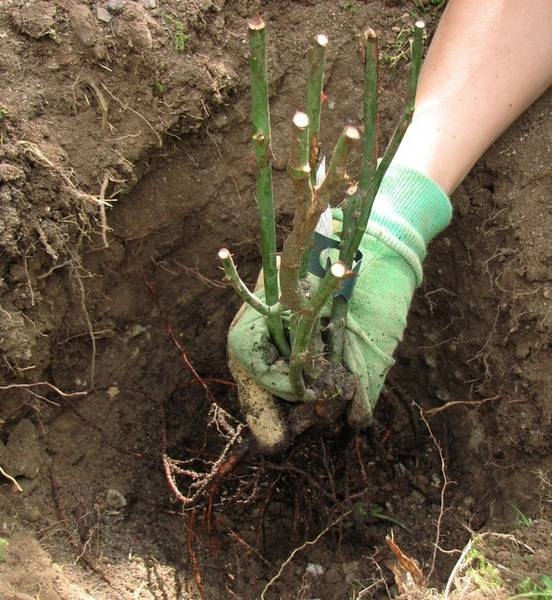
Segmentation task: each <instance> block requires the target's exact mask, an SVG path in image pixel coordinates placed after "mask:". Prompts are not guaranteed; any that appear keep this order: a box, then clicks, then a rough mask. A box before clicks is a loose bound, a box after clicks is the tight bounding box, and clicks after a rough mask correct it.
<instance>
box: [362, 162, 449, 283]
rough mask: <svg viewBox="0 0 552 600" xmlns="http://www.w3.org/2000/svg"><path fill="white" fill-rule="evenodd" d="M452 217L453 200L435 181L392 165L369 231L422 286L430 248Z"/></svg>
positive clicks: (376, 203)
mask: <svg viewBox="0 0 552 600" xmlns="http://www.w3.org/2000/svg"><path fill="white" fill-rule="evenodd" d="M451 218H452V206H451V203H450V200H449V198H448V196H447V195H446V194H445V192H443V190H442V189H441V188H440V187H439V186H438V185H437V184H436V183H435V182H434V181H432V180H431V179H429V177H426V176H425V175H423V174H422V173H418V172H417V171H414V170H412V169H409V168H408V167H404V166H402V165H394V164H391V165H390V166H389V168H388V169H387V172H386V173H385V176H384V178H383V181H382V182H381V185H380V188H379V191H378V193H377V196H376V199H375V202H374V206H373V209H372V213H371V215H370V220H369V222H368V227H367V228H366V230H367V232H368V233H369V234H371V235H373V236H374V237H376V238H378V239H380V240H381V241H382V242H384V243H385V244H387V245H388V246H389V247H390V248H392V249H393V250H395V252H397V253H398V254H400V255H401V256H402V257H403V258H404V259H405V260H406V262H407V263H408V264H409V265H410V266H411V267H412V270H413V271H414V274H415V276H416V283H417V284H418V285H419V284H420V283H421V281H422V261H423V260H424V258H425V256H426V254H427V250H426V246H427V244H428V243H429V242H430V241H431V240H432V239H433V238H434V237H435V236H436V235H437V234H438V233H440V232H441V231H442V230H443V229H445V228H446V227H447V225H448V224H449V223H450V221H451Z"/></svg>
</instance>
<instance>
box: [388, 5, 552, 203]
mask: <svg viewBox="0 0 552 600" xmlns="http://www.w3.org/2000/svg"><path fill="white" fill-rule="evenodd" d="M551 30H552V1H551V0H486V1H485V2H481V1H480V0H451V1H450V2H449V4H448V6H447V8H446V10H445V12H444V14H443V17H442V19H441V22H440V24H439V27H438V29H437V31H436V34H435V37H434V39H433V42H432V44H431V47H430V49H429V51H428V55H427V58H426V60H425V63H424V66H423V69H422V74H421V77H420V83H419V88H418V94H417V97H416V110H415V113H414V119H413V122H412V125H411V126H410V128H409V130H408V131H407V133H406V135H405V138H404V140H403V143H402V144H401V146H400V148H399V151H398V153H397V156H396V158H395V160H396V161H397V162H399V163H402V164H405V165H406V166H409V167H411V168H413V169H416V170H417V171H419V172H422V173H424V174H425V175H427V176H428V177H430V178H431V179H433V180H434V181H435V182H437V183H438V184H439V185H440V186H441V188H442V189H443V190H444V191H445V192H447V193H448V194H450V193H452V192H453V191H454V189H455V188H456V187H457V186H458V184H459V183H460V182H461V181H462V179H463V178H464V177H465V175H466V174H467V172H468V171H469V170H470V169H471V167H472V166H473V164H474V163H475V162H476V161H477V160H478V158H479V157H480V156H481V155H482V154H483V152H484V151H485V150H486V149H487V148H488V147H489V145H490V144H491V143H492V142H493V141H494V140H495V139H496V138H497V137H498V136H499V135H500V134H501V133H502V132H503V131H504V130H505V129H506V128H507V127H508V126H509V125H510V124H511V123H512V122H513V121H514V120H515V119H516V118H517V117H518V116H519V115H520V114H521V113H522V112H523V111H524V110H525V109H526V108H527V107H528V106H529V105H530V104H531V103H532V102H534V101H535V100H536V99H537V98H538V97H539V96H540V95H541V94H542V93H543V92H544V91H545V90H546V89H547V88H548V86H549V85H550V84H551V83H552V35H551V33H550V31H551Z"/></svg>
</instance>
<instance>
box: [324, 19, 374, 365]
mask: <svg viewBox="0 0 552 600" xmlns="http://www.w3.org/2000/svg"><path fill="white" fill-rule="evenodd" d="M363 40H364V45H365V63H364V103H363V113H364V139H363V153H362V167H361V171H360V177H359V182H358V187H357V190H356V192H355V193H353V194H352V195H351V196H350V197H349V199H348V200H347V204H346V208H345V210H344V211H343V229H342V236H341V251H340V253H339V258H340V260H341V261H343V263H344V264H345V265H346V267H347V268H348V269H350V268H351V267H352V264H353V260H354V257H355V254H356V252H357V250H358V247H359V245H360V242H361V240H362V236H363V235H364V232H365V231H366V225H367V223H368V219H369V218H370V212H371V211H372V206H373V204H374V198H375V196H376V192H377V187H376V185H375V175H376V167H377V119H378V108H377V100H378V40H377V36H376V33H375V32H374V31H373V30H372V29H367V30H366V31H364V33H363ZM348 308H349V307H348V303H347V300H346V299H345V298H343V297H342V296H338V297H337V298H335V299H334V302H333V304H332V314H331V329H330V331H331V333H332V335H331V344H330V347H331V348H330V357H331V359H332V360H333V361H334V362H338V363H339V362H341V361H342V358H343V343H344V336H345V327H346V324H347V312H348Z"/></svg>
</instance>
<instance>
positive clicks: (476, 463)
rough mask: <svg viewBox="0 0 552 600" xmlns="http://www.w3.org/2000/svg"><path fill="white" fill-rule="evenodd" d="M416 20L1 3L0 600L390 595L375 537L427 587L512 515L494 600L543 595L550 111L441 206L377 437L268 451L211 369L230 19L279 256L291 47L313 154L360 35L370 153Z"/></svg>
mask: <svg viewBox="0 0 552 600" xmlns="http://www.w3.org/2000/svg"><path fill="white" fill-rule="evenodd" d="M433 4H434V3H430V2H426V3H423V2H422V3H421V2H416V3H413V2H406V1H405V2H398V3H397V2H393V3H382V2H371V3H363V2H356V1H353V2H330V1H329V0H328V1H325V0H323V1H320V2H317V3H312V2H308V1H304V2H299V1H296V2H291V1H284V2H263V3H260V2H258V1H254V0H252V1H246V0H243V1H242V0H239V1H236V2H224V1H223V0H216V1H211V0H201V1H200V0H197V2H196V1H188V2H185V3H182V2H178V1H176V0H148V1H146V0H140V1H138V0H136V1H135V0H126V1H125V0H120V1H115V0H109V1H105V2H104V1H101V2H97V3H96V2H86V1H82V2H78V3H77V2H69V1H64V0H55V1H54V0H52V1H42V2H38V1H37V2H23V1H16V0H9V1H7V2H4V3H3V4H2V6H1V7H0V36H1V39H2V45H1V47H0V76H1V78H2V83H3V86H2V89H3V95H2V98H1V99H0V209H1V211H0V257H1V263H0V269H1V270H0V351H1V360H0V467H2V471H0V473H1V477H0V498H1V501H0V527H1V529H0V595H1V596H2V597H6V598H12V597H13V598H18V600H19V599H21V600H23V599H25V600H27V599H31V598H36V597H37V595H40V597H41V598H46V599H48V600H49V599H56V600H57V599H62V600H72V599H85V598H94V599H96V600H99V599H101V600H111V599H117V598H140V599H147V598H175V599H176V598H196V597H197V598H199V597H203V598H208V599H210V600H211V599H217V598H225V599H226V598H240V599H244V600H245V599H249V598H251V599H253V598H260V597H263V594H264V598H266V599H271V598H290V599H291V598H293V599H295V598H305V599H307V598H324V599H326V598H332V599H333V598H350V597H353V598H361V597H362V598H370V597H373V598H380V597H387V593H388V591H389V593H391V594H397V593H398V591H400V589H401V588H397V587H396V579H397V578H400V577H399V576H400V573H401V569H400V567H397V566H396V564H395V563H394V562H393V561H395V562H396V561H397V557H396V555H395V554H393V552H392V551H391V549H390V548H389V546H388V544H387V543H386V541H385V538H386V535H391V532H393V535H394V540H395V543H396V544H397V545H398V547H399V549H400V551H401V552H402V553H404V556H405V557H407V558H414V559H416V560H417V561H418V562H419V569H420V570H421V573H422V576H423V582H422V583H423V585H422V586H421V589H424V590H426V588H427V586H428V585H429V586H433V587H435V588H439V589H443V588H444V586H445V585H446V582H447V580H448V578H449V576H450V573H451V571H452V570H453V567H454V564H455V563H456V561H457V560H458V559H459V557H460V551H461V550H462V548H463V547H464V546H465V544H466V543H467V542H468V539H469V538H470V531H478V532H479V531H510V530H512V529H513V527H514V526H515V525H516V522H517V521H518V520H519V514H520V513H521V514H523V515H525V516H527V517H529V518H530V519H532V521H531V526H529V527H527V528H526V531H527V532H535V536H536V537H535V540H533V541H531V540H529V539H527V540H525V538H524V540H523V542H524V543H526V544H527V545H528V546H530V547H531V548H532V549H533V550H534V552H535V554H534V555H533V556H535V557H538V562H535V561H533V562H532V563H531V565H529V566H530V569H529V567H527V568H526V569H525V571H524V567H523V564H526V566H527V561H526V562H525V563H523V561H518V560H517V558H516V556H517V555H516V553H515V551H514V550H515V548H514V547H515V544H514V546H508V547H507V551H508V552H510V555H511V556H512V558H511V560H512V563H511V564H512V565H515V573H516V577H510V578H508V577H507V576H506V575H504V574H502V585H503V588H502V589H503V590H504V589H507V590H508V591H509V592H513V591H514V590H515V589H516V587H517V586H518V585H519V584H520V582H522V581H523V579H524V577H525V576H526V575H525V574H527V576H529V577H532V578H533V579H534V580H535V581H538V580H539V579H538V578H539V577H540V576H541V575H550V572H545V570H546V568H547V567H546V565H547V564H552V561H551V560H550V555H551V553H552V549H551V546H550V544H549V540H548V539H547V537H546V530H543V531H545V533H544V534H542V535H541V533H540V532H541V529H540V527H541V525H538V524H539V523H546V522H547V518H548V516H547V515H548V512H547V507H548V504H547V499H548V497H549V493H548V491H549V490H548V491H547V489H548V488H547V487H546V485H544V484H543V481H549V480H550V468H551V466H550V460H551V459H550V456H551V454H550V452H551V444H552V439H551V437H550V431H552V429H551V427H550V420H551V416H552V376H551V375H550V374H551V373H552V354H551V346H550V344H551V338H550V331H551V327H552V310H551V308H550V304H551V302H552V278H551V277H550V267H551V265H552V255H551V251H550V244H549V240H548V232H549V231H550V230H551V228H552V212H551V210H552V209H551V206H550V196H551V192H552V190H551V181H552V178H551V177H550V170H551V166H550V165H552V160H551V158H552V156H551V154H552V150H551V145H550V139H551V133H552V131H551V129H552V121H551V119H550V103H551V100H552V97H551V96H550V94H547V95H545V96H544V97H543V98H541V99H540V100H539V101H538V102H537V103H536V104H535V105H534V106H533V107H532V108H531V109H530V110H529V111H528V112H527V114H526V115H524V117H523V118H522V119H521V120H520V121H519V122H518V123H517V124H516V125H515V126H514V127H513V128H512V129H511V130H510V131H509V132H508V133H507V134H506V135H505V136H504V137H503V138H502V139H501V140H499V142H497V143H496V144H495V146H494V147H493V148H492V149H491V150H490V151H489V152H488V153H487V154H486V155H485V157H483V159H482V160H481V161H480V162H479V164H478V165H477V166H476V168H475V169H474V170H473V172H472V174H471V175H470V176H469V177H468V179H467V180H466V181H465V183H464V184H463V185H462V186H461V188H460V189H459V190H458V192H457V193H456V194H455V196H454V198H453V204H454V206H455V218H454V222H453V224H452V225H451V227H450V228H449V229H448V230H447V231H446V232H445V233H444V234H443V235H442V236H441V237H440V238H439V239H438V240H437V241H436V242H435V243H434V244H433V246H432V249H431V252H430V256H429V258H428V260H427V262H426V265H425V267H426V272H425V280H424V283H423V285H422V287H421V288H420V290H419V291H418V294H417V297H416V300H415V303H414V306H413V309H412V313H411V316H410V320H409V327H408V330H407V335H406V339H405V341H404V343H403V344H402V345H401V348H400V350H399V353H398V356H397V365H396V366H395V367H394V368H393V370H392V372H391V375H390V377H389V381H388V384H387V386H386V389H385V391H384V393H383V395H382V398H381V401H380V403H379V405H378V408H377V411H376V413H377V414H376V418H375V424H374V426H373V427H372V428H371V429H370V430H369V431H367V432H363V433H362V434H360V435H353V434H351V433H347V432H340V433H337V432H336V433H335V435H333V436H332V435H326V436H320V435H319V434H317V433H311V434H306V435H303V436H301V437H300V438H299V439H298V441H297V443H296V444H295V445H294V446H293V448H291V449H290V450H289V451H288V452H287V453H285V454H284V455H282V456H280V457H278V458H272V459H268V458H263V457H262V456H261V455H260V454H259V453H258V452H256V450H255V448H254V447H253V445H252V444H251V443H250V441H249V439H248V435H247V431H246V429H245V428H244V427H243V424H242V421H241V416H240V414H239V411H238V409H237V402H236V394H235V387H234V383H233V382H232V381H231V380H230V377H229V373H228V369H227V367H226V351H225V338H226V331H227V328H228V324H229V323H230V321H231V319H232V316H233V315H234V313H235V311H236V310H237V308H238V306H237V304H238V302H237V300H236V298H235V297H234V295H233V293H232V291H231V290H230V289H228V288H227V287H226V286H225V285H224V284H222V283H221V278H222V274H221V272H220V270H219V267H218V265H217V260H216V253H217V250H218V249H219V248H220V247H222V246H228V247H231V248H232V249H233V251H235V256H236V260H237V261H238V262H239V266H240V272H241V273H242V275H243V277H244V278H245V279H246V280H247V281H248V282H250V283H252V282H253V281H254V279H255V276H256V271H257V268H258V257H259V250H258V232H257V225H256V216H255V211H254V197H253V194H254V161H253V156H252V147H251V144H250V127H249V124H248V114H249V108H248V97H247V89H246V88H247V84H248V82H247V78H246V73H247V61H248V57H247V38H246V35H247V34H246V23H245V20H246V18H247V17H250V16H252V15H254V14H258V13H259V12H262V14H263V15H264V17H265V19H266V21H267V24H268V30H269V39H270V41H269V47H270V50H269V61H270V74H271V88H270V89H271V94H272V98H273V107H272V122H273V139H274V147H273V152H274V155H275V167H276V171H275V186H276V190H277V203H278V205H277V210H278V228H279V234H280V235H281V234H282V233H283V232H284V231H287V230H288V228H289V225H290V223H291V218H292V212H293V206H292V202H291V198H292V197H293V196H292V194H291V190H290V186H289V183H288V182H287V180H286V176H285V172H284V171H285V164H286V161H287V153H288V145H289V139H288V138H289V129H288V123H289V119H290V117H291V115H292V113H293V111H294V110H295V109H296V108H300V107H301V106H302V102H303V90H301V89H299V87H300V82H302V81H304V76H303V74H304V70H305V65H306V51H307V48H308V45H309V40H310V38H311V37H312V36H313V35H314V34H316V33H319V32H324V33H326V34H327V35H328V37H329V38H330V49H329V55H328V69H327V78H326V82H327V83H326V90H325V92H326V95H327V97H328V100H327V103H326V104H325V107H324V114H323V129H322V140H323V143H324V147H323V151H327V149H328V148H331V146H332V145H333V142H334V141H335V139H337V135H338V133H339V131H340V130H341V128H342V126H343V124H344V123H347V122H358V121H359V118H360V114H361V103H360V97H361V94H360V92H361V90H360V86H361V80H362V64H361V58H360V56H359V55H358V44H357V41H358V34H359V32H360V31H361V30H362V28H363V27H364V26H365V25H367V24H370V25H371V26H372V27H374V28H376V29H378V30H379V31H381V33H382V39H383V43H382V48H381V52H382V58H383V64H384V65H386V66H385V67H384V68H383V69H382V73H381V76H382V102H383V106H382V116H381V123H380V125H381V138H382V145H383V142H384V141H385V140H386V139H387V138H388V137H389V135H390V132H391V128H392V127H393V125H394V123H395V122H396V118H397V115H398V111H399V110H400V107H401V106H402V105H403V101H402V98H401V97H400V94H402V92H398V91H397V90H404V89H406V86H405V75H406V69H405V62H404V60H405V59H404V56H405V54H406V50H407V49H408V39H407V36H405V33H404V32H405V31H406V27H407V26H409V24H410V23H411V22H412V21H413V20H414V19H415V16H417V15H421V16H423V17H424V18H425V19H426V20H427V21H428V23H429V30H430V31H432V30H433V28H434V26H435V23H436V21H437V19H438V16H439V10H440V9H438V8H435V7H434V6H433ZM192 366H193V368H192ZM171 486H172V489H171ZM176 488H178V491H179V493H181V494H182V495H183V496H185V497H191V496H194V500H193V502H190V503H189V504H188V505H187V506H185V507H183V505H182V500H183V499H182V497H180V500H181V502H179V501H178V498H177V496H176V494H175V492H176ZM20 490H21V491H20ZM537 525H538V527H537ZM515 535H516V536H517V537H521V536H520V534H518V533H516V534H515ZM436 544H437V545H436ZM513 548H514V549H513ZM492 552H493V550H492V549H491V550H489V551H488V554H489V556H490V558H489V561H491V562H492V560H491V559H494V558H495V555H493V554H492ZM504 552H505V549H504V548H500V547H499V548H498V550H496V557H497V558H496V560H495V562H497V563H499V564H502V565H503V564H504V562H505V560H506V559H505V554H504ZM514 555H515V556H514ZM521 555H524V552H521ZM535 560H536V559H535ZM546 561H548V562H546ZM399 564H402V563H400V561H399ZM406 564H409V563H406ZM520 565H521V566H520ZM390 567H391V568H390ZM411 568H412V570H413V572H414V573H415V572H416V571H415V569H414V567H411ZM402 572H403V575H404V565H403V571H402ZM524 573H525V574H524ZM462 575H463V576H464V575H465V571H463V572H462ZM409 576H410V577H411V578H412V577H413V575H412V573H409ZM428 576H429V580H428V581H427V582H426V580H425V578H426V577H428ZM404 577H406V579H408V577H407V576H406V575H404ZM263 590H264V592H263ZM423 593H426V592H423ZM427 593H428V594H429V592H427ZM505 593H506V592H505ZM483 597H485V596H484V595H483Z"/></svg>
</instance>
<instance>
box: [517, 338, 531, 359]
mask: <svg viewBox="0 0 552 600" xmlns="http://www.w3.org/2000/svg"><path fill="white" fill-rule="evenodd" d="M530 353H531V344H530V343H529V342H527V341H521V342H518V343H517V344H516V351H515V355H516V358H517V359H519V360H521V359H523V358H527V357H528V356H529V354H530Z"/></svg>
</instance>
